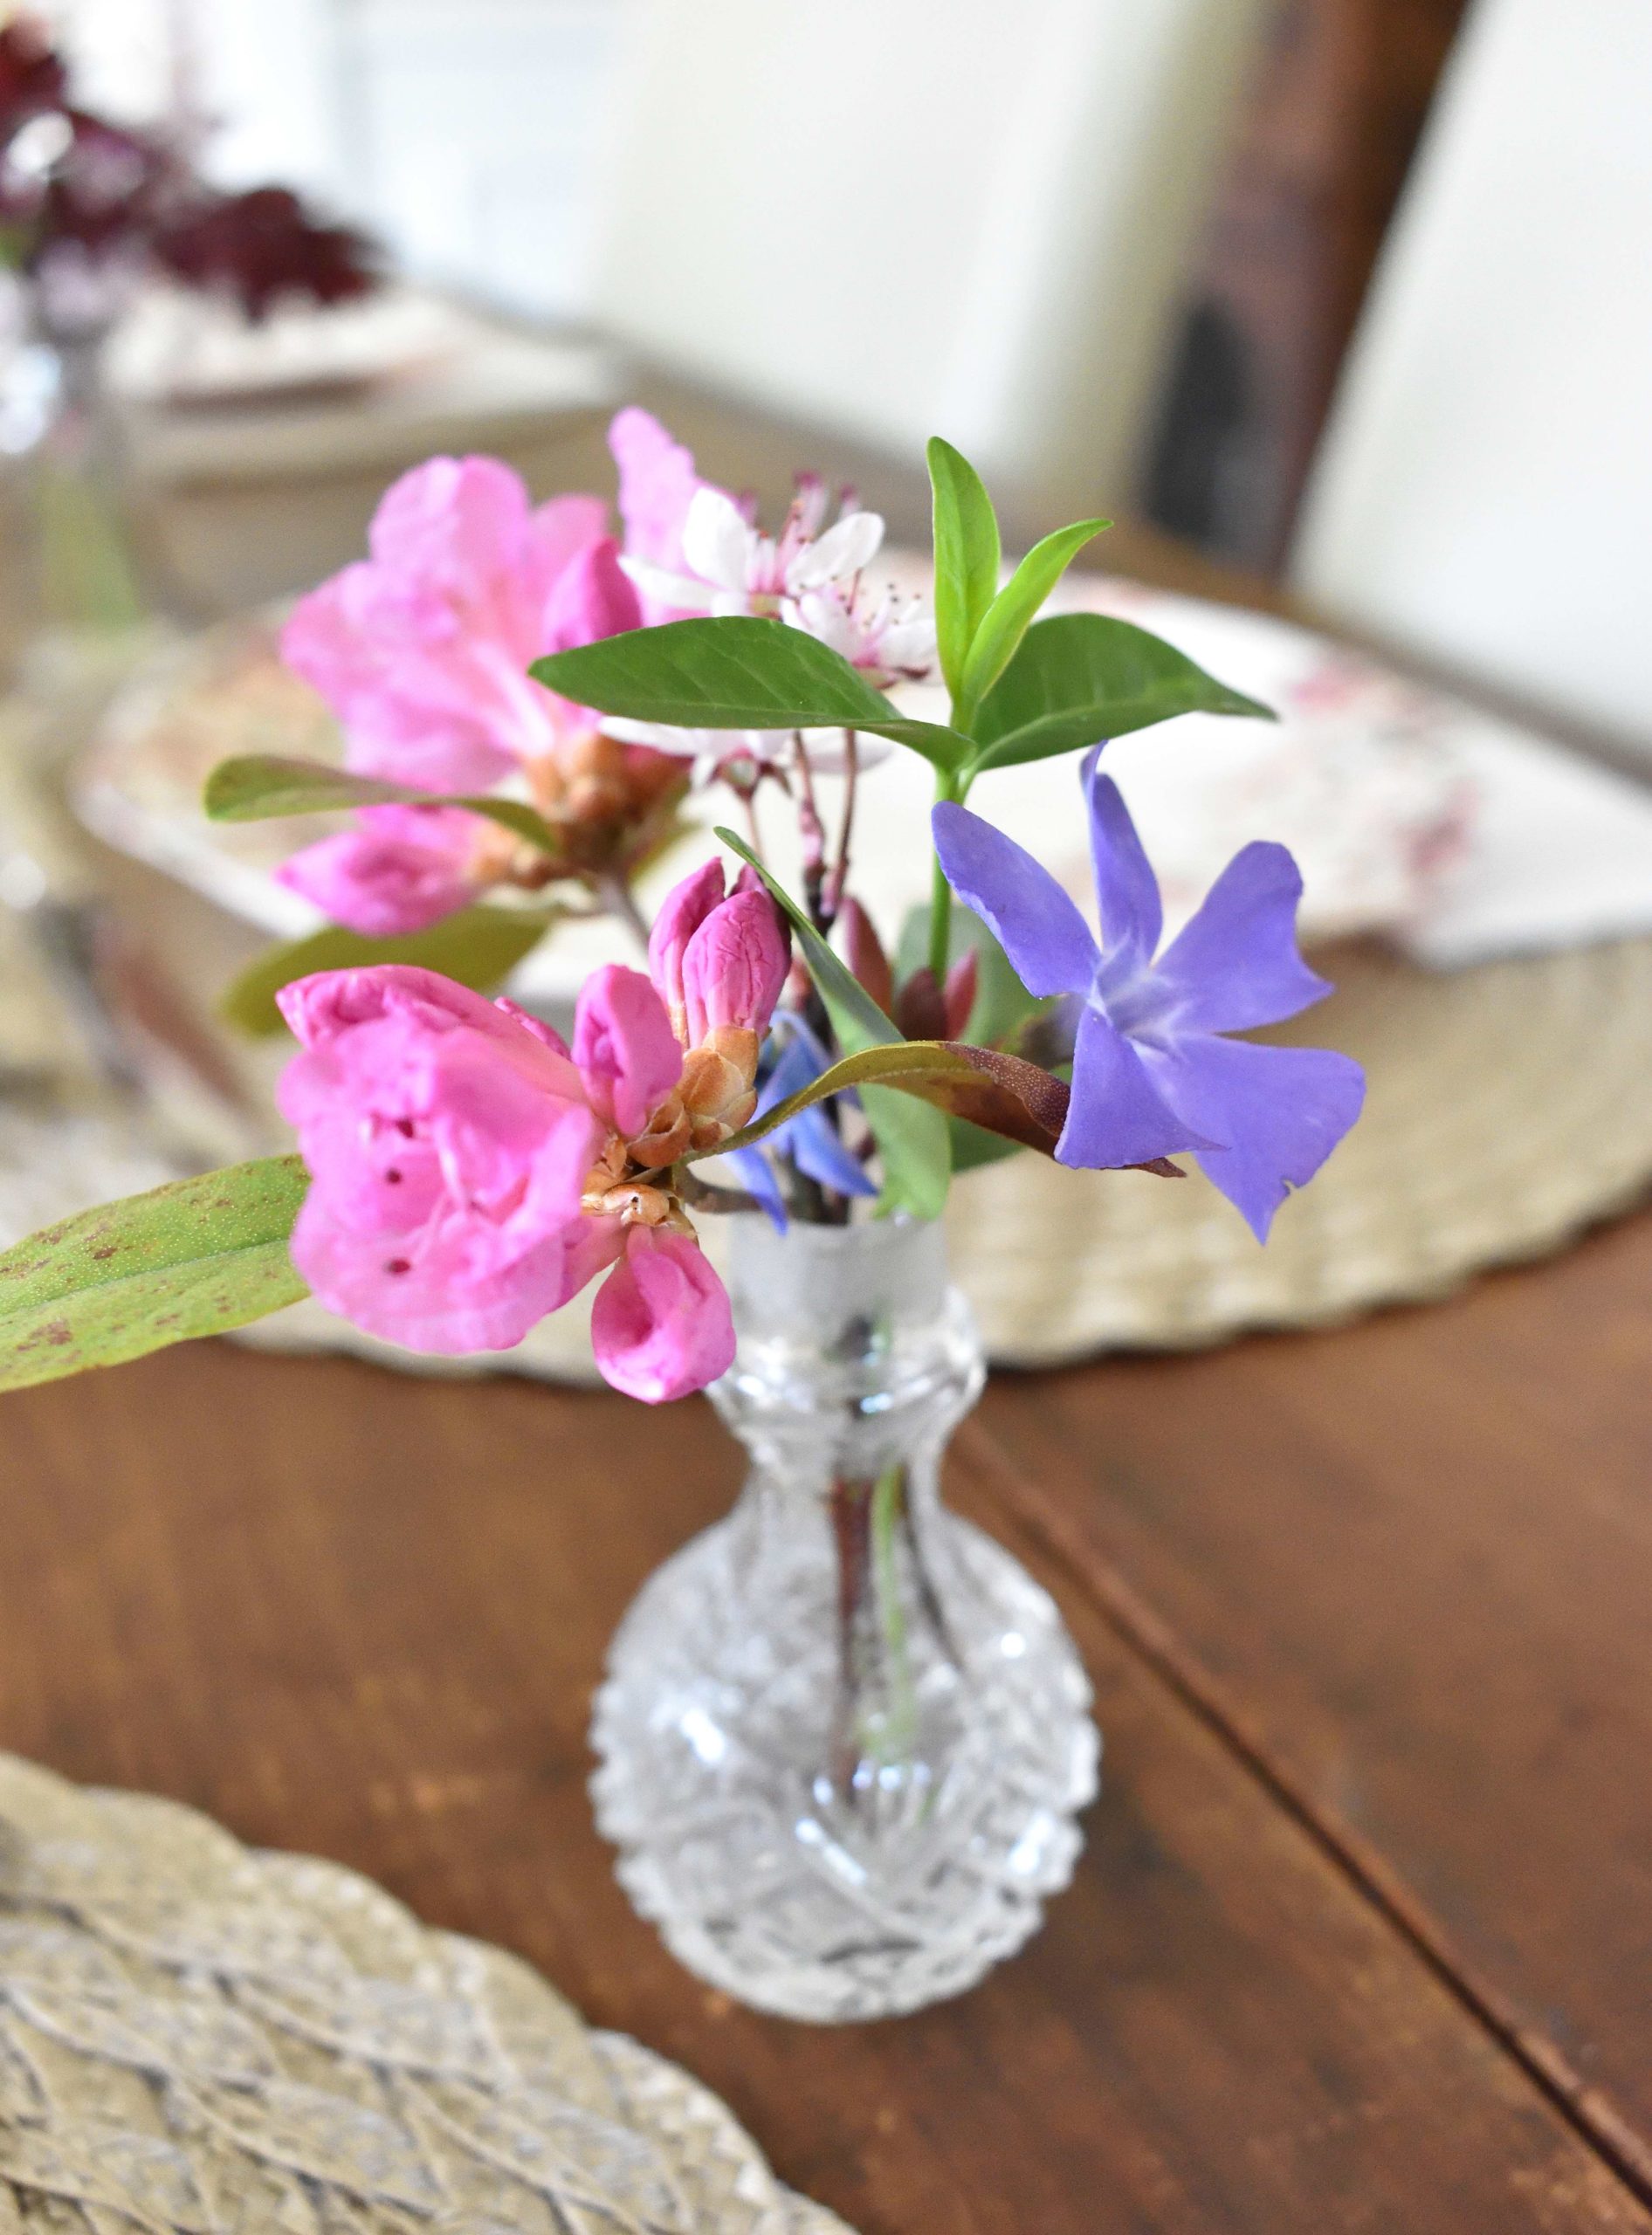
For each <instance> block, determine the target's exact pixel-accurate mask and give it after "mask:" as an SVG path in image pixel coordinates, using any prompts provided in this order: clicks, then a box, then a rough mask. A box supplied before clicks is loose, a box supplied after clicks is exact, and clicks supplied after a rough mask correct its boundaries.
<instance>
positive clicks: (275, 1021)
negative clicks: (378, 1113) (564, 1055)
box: [218, 908, 556, 1040]
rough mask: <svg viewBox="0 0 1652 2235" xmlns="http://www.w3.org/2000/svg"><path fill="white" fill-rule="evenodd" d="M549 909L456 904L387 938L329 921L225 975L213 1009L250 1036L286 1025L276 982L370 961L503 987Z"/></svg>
mask: <svg viewBox="0 0 1652 2235" xmlns="http://www.w3.org/2000/svg"><path fill="white" fill-rule="evenodd" d="M555 920H556V919H555V917H554V915H543V914H530V913H529V912H528V911H527V910H525V909H516V908H461V909H460V910H459V911H458V913H457V914H455V915H451V916H444V917H443V918H442V920H441V922H440V923H439V924H432V925H430V927H429V929H428V930H426V931H423V932H408V933H407V934H406V935H405V937H403V938H400V939H364V938H363V937H362V936H361V932H350V931H346V929H345V928H344V926H343V925H341V924H328V925H326V926H324V928H323V929H322V930H320V931H319V932H311V934H310V936H309V937H308V938H307V939H291V940H288V941H287V942H286V944H285V945H283V946H272V947H270V948H268V949H267V950H266V951H265V952H264V953H263V954H261V955H259V956H258V959H257V960H256V961H255V962H251V963H249V964H248V966H247V967H246V968H245V969H244V971H243V972H242V973H241V974H240V976H239V977H238V978H236V979H234V980H231V984H230V986H229V987H228V988H227V989H226V990H225V992H224V994H222V995H221V996H220V997H219V1001H218V1013H219V1014H220V1015H221V1016H223V1017H224V1019H225V1020H226V1021H228V1022H229V1023H231V1024H234V1025H237V1026H238V1027H239V1028H240V1029H241V1030H242V1031H243V1032H245V1033H248V1034H250V1035H251V1036H252V1038H254V1039H255V1040H263V1039H268V1038H269V1037H270V1036H271V1035H272V1034H274V1033H278V1032H284V1031H285V1030H286V1021H285V1019H284V1018H283V1017H282V1014H281V1012H280V1010H279V1008H277V1007H276V1005H275V997H276V995H277V994H279V992H280V990H281V988H282V987H283V986H290V985H291V984H292V983H293V980H294V979H295V978H307V977H308V976H309V975H310V973H311V972H312V971H314V970H359V969H361V968H364V967H365V966H368V964H371V963H377V962H406V963H413V964H415V965H416V966H418V967H419V968H420V969H423V970H439V971H440V972H441V973H442V974H443V976H444V977H446V978H457V979H458V982H459V984H460V985H461V986H469V987H471V988H472V991H473V992H475V993H478V994H492V993H493V992H495V991H496V990H497V989H498V987H500V986H502V985H503V984H504V982H505V980H506V979H507V978H508V977H509V976H510V974H511V973H512V971H513V970H514V969H515V967H516V966H517V964H518V963H519V962H520V961H521V959H522V958H523V956H524V955H527V954H531V953H532V952H533V949H534V948H535V947H536V946H538V945H539V943H540V939H543V938H544V936H545V934H546V932H547V931H549V930H550V928H551V926H552V925H553V924H554V922H555Z"/></svg>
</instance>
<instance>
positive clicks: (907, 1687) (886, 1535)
mask: <svg viewBox="0 0 1652 2235" xmlns="http://www.w3.org/2000/svg"><path fill="white" fill-rule="evenodd" d="M905 1506H906V1470H905V1468H904V1467H902V1466H900V1465H898V1464H897V1465H895V1466H893V1467H890V1468H885V1471H884V1473H883V1474H881V1475H879V1476H878V1480H877V1482H875V1483H874V1484H873V1486H872V1495H871V1560H872V1587H873V1590H874V1591H875V1592H876V1593H877V1597H878V1623H879V1626H880V1627H881V1629H882V1631H883V1633H884V1647H885V1652H886V1653H887V1654H888V1656H889V1659H888V1664H887V1671H888V1680H889V1700H888V1708H887V1713H888V1718H889V1720H888V1725H887V1728H886V1729H885V1733H884V1749H883V1750H884V1757H885V1760H886V1761H894V1762H899V1761H904V1760H905V1759H906V1758H907V1757H908V1756H909V1755H910V1754H911V1752H912V1745H913V1743H914V1741H915V1739H916V1736H917V1729H918V1702H917V1699H916V1697H915V1695H914V1694H913V1690H912V1667H911V1663H910V1661H908V1659H907V1653H906V1616H905V1609H904V1608H903V1607H902V1606H901V1602H900V1566H899V1562H898V1557H897V1554H896V1550H895V1538H896V1532H897V1531H898V1529H899V1526H900V1523H901V1520H902V1517H903V1515H904V1513H905Z"/></svg>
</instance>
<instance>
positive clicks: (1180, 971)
mask: <svg viewBox="0 0 1652 2235" xmlns="http://www.w3.org/2000/svg"><path fill="white" fill-rule="evenodd" d="M1084 792H1085V795H1086V798H1087V801H1088V805H1089V809H1090V837H1091V854H1092V856H1093V858H1094V862H1095V868H1096V892H1097V897H1098V902H1099V904H1100V918H1101V940H1100V943H1099V945H1098V943H1097V941H1096V939H1094V937H1093V936H1092V935H1091V930H1090V927H1089V925H1087V924H1086V923H1085V921H1084V918H1083V917H1082V916H1081V915H1080V914H1079V912H1078V910H1077V907H1076V906H1075V905H1074V904H1073V902H1072V900H1071V899H1070V897H1069V896H1068V895H1067V894H1066V893H1065V892H1063V890H1062V888H1061V886H1060V885H1059V884H1057V882H1056V880H1055V878H1054V877H1051V876H1050V872H1049V870H1046V869H1044V868H1043V867H1042V866H1041V865H1040V863H1037V862H1036V861H1035V860H1034V858H1033V856H1031V855H1030V854H1029V853H1028V852H1026V851H1025V849H1023V848H1022V847H1020V846H1018V845H1016V844H1015V841H1014V840H1013V839H1010V838H1007V837H1005V836H1004V834H1003V833H1002V831H1001V830H996V829H994V828H993V826H992V824H991V823H989V822H982V820H981V817H980V816H979V815H972V814H971V813H970V812H969V810H968V809H967V808H962V807H957V806H953V805H950V804H946V805H942V806H940V807H937V808H936V809H935V810H934V833H935V844H936V848H937V849H938V851H939V852H940V859H941V865H942V867H943V868H944V870H946V877H947V881H948V882H949V883H950V884H951V885H952V887H953V891H955V892H956V893H957V895H958V897H959V898H960V900H962V901H963V902H964V904H965V905H966V906H967V907H969V908H972V909H973V910H974V912H975V913H976V915H978V916H980V917H981V918H983V920H984V921H985V922H987V923H988V925H991V927H992V929H993V931H994V932H995V934H996V936H997V938H998V940H999V942H1000V944H1001V945H1002V947H1003V949H1004V952H1005V953H1006V954H1007V955H1008V957H1009V959H1010V962H1011V964H1012V965H1013V966H1014V967H1015V971H1016V973H1018V975H1019V976H1020V978H1021V980H1022V983H1023V984H1024V985H1025V987H1027V990H1028V992H1029V993H1030V994H1038V995H1039V996H1041V997H1042V996H1045V995H1050V994H1073V995H1077V996H1078V997H1079V999H1080V1000H1081V1001H1082V1003H1083V1007H1082V1009H1081V1011H1080V1014H1079V1019H1078V1027H1077V1036H1076V1039H1075V1042H1074V1049H1073V1075H1072V1102H1071V1105H1070V1108H1069V1111H1068V1113H1067V1122H1066V1124H1065V1126H1064V1128H1063V1131H1062V1136H1061V1139H1060V1140H1059V1142H1058V1143H1057V1147H1056V1155H1057V1159H1058V1160H1059V1161H1060V1162H1061V1163H1063V1164H1068V1165H1077V1166H1088V1167H1092V1168H1094V1167H1112V1166H1120V1165H1131V1164H1147V1163H1151V1162H1152V1161H1153V1159H1154V1158H1156V1157H1162V1156H1174V1155H1177V1154H1183V1153H1185V1154H1190V1155H1192V1157H1193V1158H1194V1161H1195V1162H1196V1163H1197V1164H1198V1165H1199V1166H1200V1167H1201V1170H1202V1171H1203V1172H1204V1173H1206V1175H1207V1176H1208V1178H1209V1179H1211V1180H1212V1181H1214V1182H1215V1186H1218V1187H1219V1188H1220V1189H1221V1190H1222V1193H1223V1194H1224V1195H1226V1196H1227V1198H1228V1200H1229V1202H1231V1203H1233V1204H1235V1205H1236V1207H1237V1208H1238V1209H1239V1210H1240V1211H1241V1212H1242V1214H1244V1217H1245V1219H1246V1221H1248V1222H1249V1226H1250V1228H1251V1229H1252V1231H1253V1232H1254V1233H1255V1234H1256V1238H1257V1240H1258V1241H1266V1240H1267V1238H1268V1228H1269V1227H1270V1225H1271V1223H1272V1221H1273V1215H1274V1213H1275V1212H1276V1211H1277V1209H1278V1207H1279V1206H1280V1204H1281V1203H1283V1202H1284V1199H1285V1197H1286V1195H1287V1194H1288V1193H1290V1191H1291V1188H1292V1187H1300V1186H1304V1184H1305V1183H1306V1182H1307V1181H1308V1180H1310V1179H1312V1177H1313V1175H1314V1173H1316V1172H1318V1169H1319V1167H1320V1166H1321V1165H1322V1164H1323V1163H1324V1162H1325V1159H1326V1158H1327V1157H1328V1156H1329V1155H1330V1153H1331V1152H1332V1149H1333V1148H1335V1146H1336V1145H1337V1143H1338V1142H1339V1140H1340V1139H1341V1138H1342V1137H1343V1135H1344V1134H1345V1133H1346V1131H1348V1129H1349V1127H1350V1126H1351V1125H1352V1124H1353V1122H1354V1119H1355V1118H1356V1117H1358V1116H1359V1108H1360V1104H1361V1103H1362V1102H1363V1101H1364V1099H1365V1074H1364V1072H1363V1071H1362V1070H1361V1069H1360V1068H1359V1064H1358V1063H1356V1062H1353V1059H1352V1057H1350V1056H1340V1055H1337V1054H1334V1053H1332V1051H1331V1050H1330V1049H1321V1048H1268V1047H1259V1046H1257V1045H1256V1043H1255V1042H1250V1041H1245V1040H1229V1039H1228V1038H1226V1037H1225V1036H1224V1035H1227V1034H1229V1033H1232V1032H1243V1031H1247V1030H1249V1028H1251V1027H1252V1026H1255V1025H1263V1024H1277V1023H1278V1022H1280V1021H1281V1020H1282V1019H1284V1018H1285V1017H1288V1016H1294V1015H1296V1014H1297V1012H1298V1010H1299V1009H1304V1008H1306V1007H1308V1006H1309V1005H1310V1003H1311V1002H1313V1001H1320V1000H1323V998H1324V997H1325V994H1328V993H1329V992H1330V991H1331V987H1329V986H1328V985H1327V984H1326V982H1325V980H1324V979H1323V978H1319V977H1317V976H1316V975H1315V973H1313V972H1312V971H1311V970H1310V969H1309V968H1308V966H1307V965H1306V964H1305V963H1304V961H1303V959H1302V958H1301V956H1300V955H1299V954H1298V952H1297V938H1296V918H1297V903H1298V901H1299V900H1300V898H1301V897H1302V877H1301V873H1300V872H1299V871H1298V868H1297V865H1296V863H1295V862H1294V861H1293V860H1292V859H1291V855H1290V854H1289V853H1288V852H1287V850H1286V849H1285V848H1284V847H1283V846H1276V845H1270V844H1266V843H1262V842H1258V843H1256V844H1253V845H1249V846H1246V847H1243V848H1242V849H1241V850H1240V851H1239V852H1238V853H1237V854H1236V855H1235V856H1234V857H1233V859H1232V861H1230V862H1229V864H1228V866H1227V868H1226V869H1225V870H1223V871H1222V875H1221V876H1220V877H1218V878H1217V879H1216V882H1215V884H1214V885H1212V887H1211V888H1210V891H1208V893H1207V894H1206V896H1205V898H1204V902H1203V904H1202V905H1201V907H1200V909H1199V911H1198V913H1197V914H1196V915H1194V917H1193V918H1191V919H1190V920H1189V922H1188V923H1187V925H1186V926H1185V928H1184V929H1183V930H1182V931H1181V932H1180V933H1179V934H1178V936H1177V937H1176V938H1175V939H1173V940H1172V942H1171V944H1170V945H1169V946H1167V948H1166V949H1165V951H1164V952H1163V953H1162V954H1159V953H1158V952H1157V950H1158V946H1159V939H1160V932H1162V930H1163V928H1164V914H1163V910H1162V907H1161V905H1160V897H1159V884H1158V880H1157V878H1156V877H1154V876H1153V869H1152V867H1151V865H1150V863H1148V860H1147V856H1146V853H1145V852H1144V851H1143V849H1142V844H1141V841H1140V839H1139V837H1138V836H1137V835H1136V827H1135V825H1134V823H1133V822H1132V821H1131V819H1130V815H1129V811H1128V810H1127V808H1125V803H1124V801H1123V799H1122V798H1121V797H1120V795H1119V787H1118V786H1117V785H1116V784H1114V783H1113V782H1112V780H1111V778H1109V777H1106V776H1103V775H1102V774H1099V772H1098V767H1097V754H1096V753H1091V755H1090V756H1089V757H1088V758H1087V760H1085V762H1084Z"/></svg>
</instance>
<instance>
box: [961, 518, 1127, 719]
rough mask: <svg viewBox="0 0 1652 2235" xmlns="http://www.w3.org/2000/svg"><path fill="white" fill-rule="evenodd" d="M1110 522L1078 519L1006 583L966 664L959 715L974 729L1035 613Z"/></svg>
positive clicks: (1059, 531)
mask: <svg viewBox="0 0 1652 2235" xmlns="http://www.w3.org/2000/svg"><path fill="white" fill-rule="evenodd" d="M1111 526H1112V521H1111V520H1099V519H1098V520H1077V521H1076V522H1075V523H1074V525H1073V526H1071V527H1062V528H1057V530H1056V533H1054V534H1053V535H1047V536H1046V537H1045V538H1044V540H1043V542H1042V543H1035V544H1034V546H1033V547H1032V549H1031V550H1030V551H1029V553H1028V554H1027V556H1026V557H1025V558H1024V559H1023V560H1022V562H1021V564H1020V566H1019V567H1016V569H1015V573H1014V574H1012V575H1011V576H1010V578H1009V580H1008V581H1007V582H1006V583H1005V584H1004V587H1003V588H1002V589H1001V590H1000V591H999V593H998V595H997V596H996V597H995V599H994V600H993V602H992V604H991V605H990V606H989V607H988V610H987V613H986V615H985V617H984V619H983V620H982V622H981V626H980V628H979V629H977V631H976V633H975V638H974V643H972V644H971V646H970V648H969V657H968V659H967V662H966V663H965V666H964V678H963V688H962V691H961V692H960V694H959V695H960V705H959V709H958V712H959V715H960V719H962V720H963V721H964V723H965V724H966V725H967V726H969V725H972V724H973V721H974V715H975V713H976V712H977V710H978V709H979V707H980V705H981V700H982V699H983V698H985V697H986V696H987V693H988V691H990V690H991V689H992V687H993V685H994V684H995V683H996V682H997V680H998V678H999V677H1000V676H1001V675H1002V673H1003V671H1004V670H1005V669H1006V668H1007V667H1008V665H1009V663H1010V661H1011V660H1012V659H1013V658H1014V657H1015V653H1016V650H1018V648H1019V646H1020V644H1021V643H1022V638H1023V637H1024V636H1026V634H1027V630H1028V627H1029V624H1030V622H1031V621H1032V619H1033V616H1034V615H1035V614H1036V612H1037V610H1038V609H1039V607H1040V606H1041V605H1042V604H1043V602H1044V600H1045V599H1046V598H1047V597H1048V596H1049V595H1050V591H1051V590H1053V589H1054V588H1055V587H1056V585H1057V582H1058V581H1060V580H1061V578H1062V576H1063V574H1065V573H1066V571H1067V569H1068V567H1070V565H1071V564H1072V562H1073V560H1075V559H1076V558H1077V555H1078V554H1079V553H1080V552H1081V551H1082V550H1083V549H1084V546H1085V544H1087V543H1088V542H1089V541H1090V540H1091V537H1092V536H1098V535H1099V534H1100V533H1101V532H1102V530H1103V528H1105V527H1111Z"/></svg>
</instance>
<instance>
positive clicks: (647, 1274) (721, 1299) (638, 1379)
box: [591, 1225, 734, 1405]
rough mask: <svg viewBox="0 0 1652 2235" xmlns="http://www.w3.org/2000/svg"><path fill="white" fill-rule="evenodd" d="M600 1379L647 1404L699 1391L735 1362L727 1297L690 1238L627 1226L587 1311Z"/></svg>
mask: <svg viewBox="0 0 1652 2235" xmlns="http://www.w3.org/2000/svg"><path fill="white" fill-rule="evenodd" d="M591 1348H592V1350H593V1351H594V1352H595V1358H596V1363H597V1365H598V1366H599V1368H600V1369H601V1371H602V1379H604V1380H605V1381H607V1382H609V1384H611V1386H613V1387H614V1388H616V1389H620V1390H623V1392H624V1393H625V1394H626V1395H627V1396H628V1397H640V1398H641V1399H642V1400H643V1402H644V1404H645V1405H664V1404H669V1403H670V1402H671V1399H673V1398H676V1397H686V1396H687V1395H688V1394H689V1393H690V1392H691V1391H692V1390H695V1389H704V1388H705V1386H706V1384H707V1382H711V1381H715V1380H716V1379H717V1378H718V1376H719V1374H722V1373H726V1372H727V1371H728V1369H729V1367H730V1366H731V1365H733V1361H734V1323H733V1314H732V1313H731V1311H730V1310H729V1303H728V1293H727V1290H726V1289H725V1288H724V1286H723V1283H721V1281H719V1279H718V1277H717V1275H716V1274H715V1272H713V1271H712V1268H711V1266H710V1265H709V1264H708V1263H707V1262H706V1256H705V1254H704V1252H703V1251H702V1250H701V1248H700V1246H699V1242H698V1241H695V1240H694V1239H693V1237H692V1235H691V1234H679V1233H677V1232H675V1231H674V1230H673V1229H672V1228H669V1227H649V1226H640V1225H639V1226H633V1227H631V1228H628V1229H627V1232H626V1235H625V1254H624V1255H623V1257H622V1258H621V1259H620V1261H619V1262H618V1263H617V1264H616V1266H615V1268H614V1269H613V1271H612V1272H611V1273H610V1274H609V1276H608V1278H607V1280H606V1281H605V1282H604V1283H602V1288H601V1289H599V1291H598V1292H597V1297H596V1302H595V1304H594V1305H593V1306H592V1309H591Z"/></svg>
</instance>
